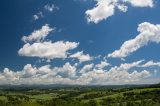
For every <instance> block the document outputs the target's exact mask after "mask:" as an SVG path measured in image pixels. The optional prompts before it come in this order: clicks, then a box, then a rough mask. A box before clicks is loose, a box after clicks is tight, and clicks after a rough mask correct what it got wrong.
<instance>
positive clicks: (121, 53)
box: [108, 22, 160, 58]
mask: <svg viewBox="0 0 160 106" xmlns="http://www.w3.org/2000/svg"><path fill="white" fill-rule="evenodd" d="M137 30H138V32H140V34H139V35H137V36H136V37H135V38H134V39H130V40H128V41H125V42H124V43H123V44H122V46H121V47H120V49H119V50H115V51H114V52H113V53H110V54H108V57H113V58H124V57H127V56H128V55H130V54H131V53H133V52H135V51H137V50H138V49H140V48H141V47H143V46H146V45H147V44H148V43H150V42H155V43H160V25H159V24H157V25H154V24H151V23H148V22H144V23H141V24H139V26H138V29H137Z"/></svg>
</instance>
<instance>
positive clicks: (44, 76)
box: [0, 0, 160, 85]
mask: <svg viewBox="0 0 160 106" xmlns="http://www.w3.org/2000/svg"><path fill="white" fill-rule="evenodd" d="M0 2H1V3H0V11H1V13H2V16H1V20H0V23H1V30H0V33H1V39H0V48H1V52H0V54H1V55H0V60H1V61H0V70H1V73H0V79H1V81H0V84H8V83H9V84H34V83H35V84H57V83H61V84H85V85H86V84H105V85H107V84H139V83H158V82H160V72H159V69H160V55H159V52H160V46H159V43H160V40H159V39H160V34H159V33H160V21H159V19H160V15H159V11H160V6H159V5H160V2H159V1H158V0H128V1H127V0H67V1H66V0H34V1H33V0H21V1H19V0H15V1H10V0H2V1H0ZM24 37H25V39H23V38H24ZM125 42H126V43H125ZM26 79H28V81H26ZM84 80H85V82H84Z"/></svg>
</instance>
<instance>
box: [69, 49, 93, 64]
mask: <svg viewBox="0 0 160 106" xmlns="http://www.w3.org/2000/svg"><path fill="white" fill-rule="evenodd" d="M69 57H70V58H77V59H79V61H80V63H81V62H85V61H90V60H92V59H93V58H92V57H91V56H90V55H89V54H84V53H83V51H81V52H77V53H75V54H72V55H70V56H69Z"/></svg>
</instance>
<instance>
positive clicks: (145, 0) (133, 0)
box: [125, 0, 154, 7]
mask: <svg viewBox="0 0 160 106" xmlns="http://www.w3.org/2000/svg"><path fill="white" fill-rule="evenodd" d="M125 1H126V2H129V3H130V4H131V5H132V6H135V7H153V6H154V0H125Z"/></svg>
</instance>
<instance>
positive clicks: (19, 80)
mask: <svg viewBox="0 0 160 106" xmlns="http://www.w3.org/2000/svg"><path fill="white" fill-rule="evenodd" d="M141 63H142V60H141V61H137V62H133V63H124V64H121V65H120V66H114V67H112V68H111V69H109V70H102V69H96V68H94V64H88V65H85V66H84V67H82V68H81V69H78V68H77V67H76V65H71V64H70V63H68V62H67V63H65V64H64V65H63V66H61V67H52V66H51V65H44V66H41V67H35V66H32V65H31V64H27V65H25V66H24V68H23V69H22V70H21V71H12V70H9V69H8V68H5V69H4V70H3V71H2V72H1V73H0V80H1V84H82V85H86V84H109V83H112V84H125V83H131V82H134V81H139V80H142V79H144V78H148V77H149V76H151V73H150V72H149V71H147V70H142V71H136V70H135V71H132V72H129V71H131V70H130V69H132V68H134V67H136V66H137V65H140V64H141ZM79 73H80V74H79Z"/></svg>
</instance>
